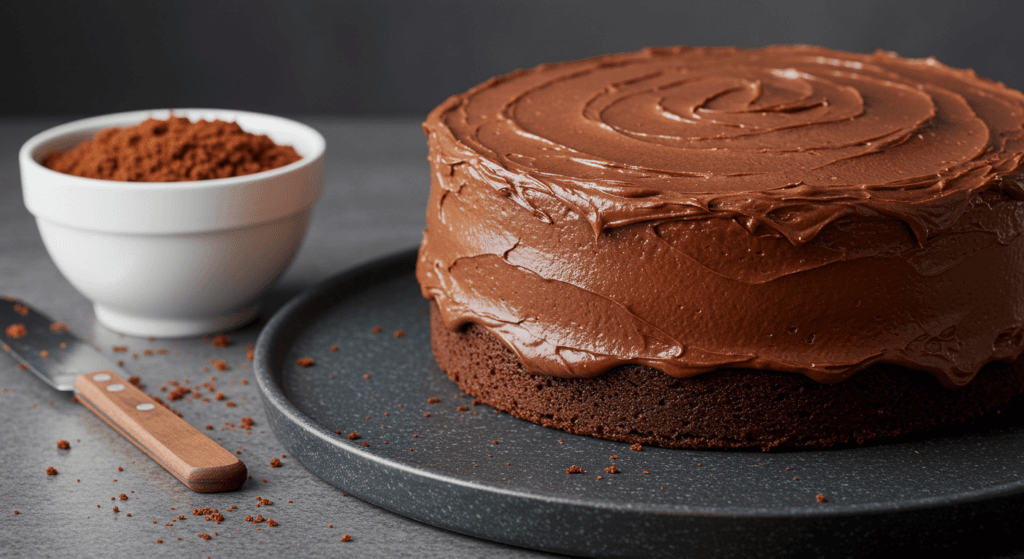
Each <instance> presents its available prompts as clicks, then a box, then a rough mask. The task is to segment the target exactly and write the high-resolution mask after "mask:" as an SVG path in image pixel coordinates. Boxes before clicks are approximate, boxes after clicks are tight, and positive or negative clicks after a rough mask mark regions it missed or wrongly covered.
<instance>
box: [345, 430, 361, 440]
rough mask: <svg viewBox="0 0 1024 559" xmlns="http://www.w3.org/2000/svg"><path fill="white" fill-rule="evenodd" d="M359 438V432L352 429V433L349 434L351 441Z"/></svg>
mask: <svg viewBox="0 0 1024 559" xmlns="http://www.w3.org/2000/svg"><path fill="white" fill-rule="evenodd" d="M358 438H359V433H356V432H355V431H352V432H351V433H349V434H348V440H350V441H354V440H356V439H358Z"/></svg>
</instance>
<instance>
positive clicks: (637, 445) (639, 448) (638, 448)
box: [629, 443, 644, 452]
mask: <svg viewBox="0 0 1024 559" xmlns="http://www.w3.org/2000/svg"><path fill="white" fill-rule="evenodd" d="M643 449H644V445H642V444H640V443H633V444H631V445H630V446H629V450H635V451H637V452H641V451H643Z"/></svg>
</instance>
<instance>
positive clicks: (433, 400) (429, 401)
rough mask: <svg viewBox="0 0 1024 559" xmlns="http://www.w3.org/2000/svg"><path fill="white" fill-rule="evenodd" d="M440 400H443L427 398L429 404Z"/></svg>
mask: <svg viewBox="0 0 1024 559" xmlns="http://www.w3.org/2000/svg"><path fill="white" fill-rule="evenodd" d="M440 402H441V399H440V398H427V403H428V404H437V403H440Z"/></svg>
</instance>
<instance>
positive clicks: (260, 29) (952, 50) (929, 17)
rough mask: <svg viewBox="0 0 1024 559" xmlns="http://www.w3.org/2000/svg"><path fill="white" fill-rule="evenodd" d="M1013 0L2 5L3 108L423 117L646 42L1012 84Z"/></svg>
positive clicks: (1021, 8) (1023, 15)
mask: <svg viewBox="0 0 1024 559" xmlns="http://www.w3.org/2000/svg"><path fill="white" fill-rule="evenodd" d="M1022 21H1024V2H1010V1H1005V2H998V1H980V2H970V3H968V2H954V1H948V0H930V1H920V0H913V1H905V0H900V1H893V0H871V1H864V2H856V1H844V2H833V1H821V0H789V1H784V2H771V1H750V0H719V1H715V2H679V1H675V2H673V1H666V0H652V1H646V2H628V3H627V2H614V1H610V0H561V1H557V0H519V1H515V2H483V1H477V2H474V1H469V0H444V1H442V0H439V1H432V2H430V1H410V0H401V1H391V2H377V1H328V0H295V1H292V2H284V1H281V0H245V1H240V0H231V1H223V2H208V1H205V0H180V1H175V2H138V1H135V0H108V1H102V2H72V1H68V0H59V1H49V2H46V1H43V2H27V1H15V2H4V3H2V4H0V68H2V69H3V72H4V75H5V78H4V79H3V80H2V81H3V82H4V83H5V87H3V88H2V91H0V114H4V115H29V114H32V115H51V114H102V113H109V112H116V111H126V110H134V109H149V108H154V107H167V106H177V107H184V106H209V107H230V108H236V109H248V110H255V111H262V112H271V113H287V114H296V113H307V114H310V113H316V114H338V115H409V116H422V115H425V114H426V113H427V111H429V110H430V109H431V108H432V107H434V106H435V105H437V104H438V103H440V102H441V101H443V100H444V99H445V98H446V97H447V96H449V95H451V94H453V93H457V92H460V91H463V90H465V89H467V88H469V87H471V86H473V85H474V84H477V83H479V82H481V81H484V80H486V79H487V78H489V77H491V76H493V75H498V74H504V73H507V72H510V71H512V70H514V69H516V68H521V67H530V66H533V65H536V64H539V63H544V62H557V61H560V60H569V59H576V58H583V57H588V56H595V55H598V54H603V53H608V52H617V51H626V50H635V49H640V48H643V47H645V46H665V45H674V44H685V45H693V46H697V45H710V46H716V45H739V46H743V47H756V46H763V45H768V44H774V43H810V44H820V45H824V46H828V47H833V48H838V49H844V50H851V51H858V52H871V51H874V50H875V49H877V48H883V49H886V50H893V51H896V52H898V53H900V54H901V55H903V56H910V57H924V56H935V57H937V58H938V59H939V60H941V61H943V62H944V63H946V64H949V65H951V66H956V67H969V68H974V69H975V70H976V71H977V72H978V73H979V74H981V75H982V76H985V77H988V78H991V79H994V80H999V81H1003V82H1006V83H1007V84H1008V85H1010V86H1011V87H1015V88H1018V89H1022V88H1024V56H1022V55H1024V33H1022V32H1021V31H1020V28H1021V22H1022Z"/></svg>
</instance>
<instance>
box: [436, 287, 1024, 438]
mask: <svg viewBox="0 0 1024 559" xmlns="http://www.w3.org/2000/svg"><path fill="white" fill-rule="evenodd" d="M431 333H432V336H431V340H432V344H433V350H434V356H435V357H436V358H437V362H438V365H439V366H440V367H441V368H442V369H443V370H444V371H445V372H446V373H447V374H448V377H449V378H450V379H451V380H452V381H454V382H455V383H456V384H458V385H459V387H460V388H461V389H462V390H465V391H466V392H467V393H469V394H470V395H472V396H474V397H476V398H478V399H480V400H481V401H483V402H484V403H486V404H488V405H490V406H492V407H494V408H496V409H499V410H502V411H506V412H508V413H510V414H512V415H514V416H516V417H520V418H523V419H527V420H529V421H533V422H534V423H539V424H541V425H544V426H547V427H554V428H558V429H563V430H565V431H568V432H570V433H574V434H578V435H590V436H594V437H600V438H605V439H612V440H617V441H624V442H628V443H642V444H650V445H656V446H663V447H670V448H761V449H762V450H768V449H771V448H777V447H815V448H821V447H829V446H833V445H842V444H848V443H863V442H865V441H868V440H871V439H875V438H879V437H893V436H898V435H905V434H910V433H920V432H924V431H927V430H930V429H934V428H936V427H939V426H943V425H954V424H958V423H963V422H965V421H969V420H971V419H973V418H976V417H979V416H981V415H983V414H984V413H986V412H990V411H992V410H996V409H998V408H999V407H1000V406H1004V405H1007V404H1011V405H1015V404H1014V402H1019V401H1020V394H1021V393H1022V392H1024V362H1021V361H1018V362H1015V363H992V364H990V365H988V366H987V367H985V368H984V369H983V370H982V371H981V373H979V374H978V377H977V378H976V379H975V380H974V382H972V383H971V384H970V385H969V386H968V387H966V388H963V389H958V390H948V389H945V388H943V387H942V386H941V385H940V384H939V383H937V382H936V381H935V379H933V378H932V377H931V376H930V375H927V374H923V373H921V372H918V371H913V370H909V369H904V368H901V367H897V366H892V365H877V366H873V367H870V368H868V369H867V370H864V371H862V372H861V373H859V374H858V375H857V376H856V377H855V378H854V379H852V380H850V381H849V382H843V383H838V384H831V385H830V384H820V383H817V382H814V381H812V380H810V379H808V378H807V377H805V376H802V375H798V374H793V373H783V372H774V371H749V370H738V369H726V370H720V371H716V372H713V373H709V374H706V375H701V376H697V377H693V378H686V379H675V378H672V377H670V376H668V375H665V374H663V373H662V372H660V371H657V370H655V369H651V368H649V367H646V366H643V365H625V366H622V367H618V368H616V369H614V370H613V371H611V372H609V373H608V374H606V375H603V376H600V377H598V378H594V379H574V378H558V377H552V376H548V375H535V374H532V373H529V372H528V371H527V370H526V367H525V366H524V365H523V364H522V363H521V362H520V361H519V360H518V358H517V357H516V355H515V354H514V353H512V352H511V351H509V350H508V349H507V348H506V347H504V346H503V345H502V344H501V343H500V342H499V341H498V340H497V339H496V338H495V337H494V336H492V335H491V334H490V333H488V332H487V331H486V330H484V329H483V328H481V327H480V326H477V325H474V324H469V325H466V327H464V328H460V329H458V330H456V331H452V330H449V329H448V328H447V327H445V326H444V324H443V323H442V321H441V320H440V317H439V313H438V310H437V307H436V305H431Z"/></svg>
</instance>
